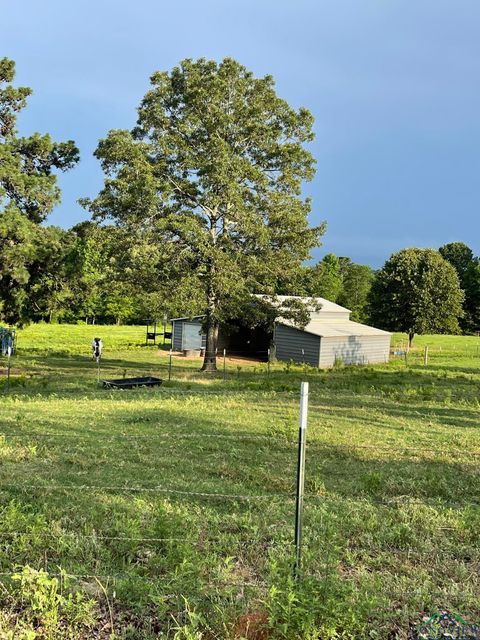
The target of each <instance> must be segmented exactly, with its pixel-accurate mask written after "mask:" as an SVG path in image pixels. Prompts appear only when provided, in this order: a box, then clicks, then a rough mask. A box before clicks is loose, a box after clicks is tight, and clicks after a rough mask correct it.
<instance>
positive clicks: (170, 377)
mask: <svg viewBox="0 0 480 640" xmlns="http://www.w3.org/2000/svg"><path fill="white" fill-rule="evenodd" d="M168 379H169V380H171V379H172V350H171V349H170V355H169V357H168Z"/></svg>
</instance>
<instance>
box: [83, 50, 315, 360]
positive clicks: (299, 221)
mask: <svg viewBox="0 0 480 640" xmlns="http://www.w3.org/2000/svg"><path fill="white" fill-rule="evenodd" d="M312 125H313V118H312V115H311V114H310V113H309V112H308V111H307V110H306V109H304V108H300V109H299V110H295V109H293V108H292V107H290V106H289V105H288V104H287V102H285V100H282V99H281V98H279V97H278V96H277V94H276V92H275V86H274V81H273V79H272V77H271V76H266V77H264V78H255V77H254V76H253V74H252V73H251V72H249V71H248V70H247V69H246V68H245V67H243V66H242V65H240V64H239V63H238V62H236V61H235V60H232V59H229V58H227V59H225V60H223V62H221V63H217V62H213V61H208V60H205V59H200V60H197V61H192V60H184V61H182V62H181V63H180V64H179V66H177V67H175V68H174V69H173V70H172V71H171V72H157V73H154V74H153V75H152V77H151V89H150V90H149V91H148V93H147V94H146V95H145V97H144V99H143V100H142V102H141V104H140V108H139V110H138V122H137V126H136V127H135V128H134V129H133V130H132V131H126V130H113V131H110V132H109V134H108V136H107V137H106V138H105V139H104V140H102V141H100V143H99V145H98V148H97V150H96V153H95V155H96V157H97V158H98V159H99V160H100V162H101V164H102V167H103V170H104V171H105V173H106V179H105V186H104V188H103V189H102V191H101V192H100V194H99V195H98V197H97V198H96V199H95V200H93V201H89V200H84V201H83V204H84V205H85V206H86V207H87V208H88V209H89V210H90V211H91V212H92V213H93V215H94V217H95V218H97V219H101V220H113V221H114V222H115V223H116V224H118V225H121V226H122V227H124V228H126V229H129V228H130V229H131V230H132V236H134V235H136V234H138V230H139V229H140V230H142V231H144V232H145V233H146V234H148V237H149V239H150V241H151V242H153V243H155V244H156V245H157V246H158V247H161V250H162V251H163V252H164V261H163V268H162V269H161V271H160V272H159V273H158V275H157V277H158V278H159V279H160V280H169V281H171V282H172V281H174V282H175V285H174V286H175V287H177V289H178V290H179V291H181V290H182V286H183V285H182V283H183V282H186V283H187V286H190V287H191V286H192V278H193V284H194V286H195V288H196V289H197V290H198V291H200V292H201V299H202V301H203V302H202V308H203V309H202V310H203V311H204V313H205V316H206V321H205V328H206V332H207V347H206V354H205V360H204V365H203V368H204V369H212V368H215V366H216V356H215V354H216V341H217V334H218V327H219V323H220V322H222V321H224V320H226V319H228V317H232V316H234V315H235V314H238V313H241V310H242V309H245V308H246V306H247V308H248V305H245V302H246V300H247V299H248V297H249V296H250V295H251V294H252V293H257V292H261V293H267V294H268V293H273V292H274V291H275V286H276V282H277V280H278V279H279V277H280V276H282V277H283V278H285V277H287V276H288V274H289V273H292V272H294V271H295V270H297V269H298V268H299V266H300V265H301V263H302V262H303V261H304V260H305V259H306V258H308V257H309V252H310V249H311V248H312V247H314V246H316V245H318V244H319V239H320V236H321V234H322V232H323V226H320V227H316V228H311V227H310V225H309V222H308V214H309V212H310V202H309V200H308V199H305V198H303V197H302V195H301V186H302V181H304V180H310V179H311V178H312V177H313V174H314V159H313V157H312V155H311V153H310V152H309V151H308V149H306V147H305V145H306V143H309V142H311V141H312V140H313V137H314V136H313V132H312Z"/></svg>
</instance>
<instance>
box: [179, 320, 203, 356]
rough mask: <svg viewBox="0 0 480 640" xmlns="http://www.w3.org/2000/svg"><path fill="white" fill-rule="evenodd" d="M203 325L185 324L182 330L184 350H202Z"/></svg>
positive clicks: (197, 323) (196, 323) (195, 323)
mask: <svg viewBox="0 0 480 640" xmlns="http://www.w3.org/2000/svg"><path fill="white" fill-rule="evenodd" d="M201 331H202V325H201V324H200V323H199V322H184V323H183V329H182V349H201V348H202V334H201Z"/></svg>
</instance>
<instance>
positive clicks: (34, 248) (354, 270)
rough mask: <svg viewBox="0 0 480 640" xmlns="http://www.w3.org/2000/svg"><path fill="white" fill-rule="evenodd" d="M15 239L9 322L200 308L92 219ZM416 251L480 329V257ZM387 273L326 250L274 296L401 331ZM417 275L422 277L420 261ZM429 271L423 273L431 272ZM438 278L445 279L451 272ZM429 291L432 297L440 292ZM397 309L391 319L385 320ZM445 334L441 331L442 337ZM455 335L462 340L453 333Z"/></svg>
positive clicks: (0, 236) (462, 318)
mask: <svg viewBox="0 0 480 640" xmlns="http://www.w3.org/2000/svg"><path fill="white" fill-rule="evenodd" d="M0 220H2V218H0ZM3 220H4V221H5V220H6V217H5V216H4V217H3ZM27 230H28V231H29V232H27ZM11 237H12V233H11V228H10V229H9V228H6V227H5V225H4V226H0V240H1V241H2V247H3V248H0V257H3V256H5V259H4V260H3V261H2V266H0V270H3V271H4V273H3V278H2V279H1V280H0V300H1V305H2V306H1V307H0V319H1V320H2V321H3V322H7V323H12V324H15V323H18V322H20V323H22V322H30V321H33V322H38V321H45V322H62V323H77V322H87V323H92V324H93V323H97V324H106V323H117V324H137V323H143V322H145V321H146V320H147V319H152V320H153V319H155V320H162V319H163V318H164V317H165V316H167V317H172V316H177V315H189V314H192V315H193V314H195V313H199V312H202V311H203V308H202V299H201V295H200V292H198V295H197V294H196V292H195V286H194V283H192V286H189V285H188V279H187V280H185V279H184V278H183V279H182V281H181V283H180V282H175V281H174V280H169V279H168V268H167V267H168V265H164V264H163V263H162V261H163V259H164V257H163V255H162V253H161V252H158V251H157V250H156V247H155V245H154V244H152V243H150V242H149V240H148V238H145V237H143V238H142V236H141V234H139V235H137V236H136V237H132V235H131V233H128V232H126V231H125V230H123V229H122V230H121V229H119V228H118V227H116V226H114V225H99V224H96V223H94V222H83V223H80V224H78V225H75V226H74V227H72V228H71V229H69V230H64V229H61V228H59V227H54V226H39V225H31V226H30V227H25V228H24V229H23V235H22V238H21V247H22V249H21V251H19V250H18V248H17V250H16V251H10V250H9V244H8V239H9V238H11ZM414 251H417V252H422V251H423V252H425V251H427V252H430V254H437V255H438V262H439V263H440V265H441V263H444V262H445V261H447V262H448V263H450V264H451V265H452V266H453V267H454V269H455V272H456V274H457V276H458V285H459V288H460V290H461V292H462V294H463V296H462V297H463V301H462V302H461V305H462V311H461V312H460V313H458V312H457V313H454V314H453V315H454V316H455V318H456V319H458V321H459V327H460V329H461V331H463V332H465V333H473V332H476V331H477V330H479V329H480V258H479V257H476V256H474V255H473V252H472V250H471V249H470V248H469V247H468V246H467V245H465V244H464V243H462V242H454V243H450V244H446V245H444V246H442V247H440V249H439V250H438V252H436V251H433V250H412V249H409V250H405V251H404V252H403V253H404V254H408V253H409V252H410V253H411V252H414ZM400 253H402V252H400ZM395 255H396V256H398V255H399V254H395ZM403 263H405V259H403ZM387 264H388V263H387ZM7 265H8V273H5V268H6V266H7ZM386 266H387V265H386ZM385 268H386V267H384V268H383V269H380V270H378V271H375V270H373V269H372V268H371V267H369V266H368V265H364V264H357V263H355V262H353V261H352V260H351V259H350V258H348V257H344V256H340V257H337V256H336V255H334V254H333V253H329V254H327V255H326V256H325V257H324V258H323V259H322V260H320V261H319V262H317V263H316V264H313V265H303V266H302V267H300V268H299V269H298V270H297V272H296V273H295V275H294V276H293V277H290V278H289V279H288V280H284V281H281V280H280V281H278V284H277V287H276V293H277V294H279V295H298V296H320V297H323V298H326V299H328V300H331V301H333V302H336V303H338V304H340V305H342V306H345V307H347V308H348V309H350V310H351V311H352V319H353V320H356V321H358V322H364V323H373V324H376V325H378V326H383V327H385V328H387V329H391V328H392V329H396V328H401V327H400V326H398V327H397V326H392V322H393V324H395V322H396V321H399V313H400V312H399V310H398V308H397V307H396V304H395V303H393V304H392V302H391V301H389V302H387V304H382V300H384V299H385V298H386V296H387V293H386V292H385V291H383V292H381V299H380V300H379V295H378V294H379V286H380V282H381V281H383V280H384V279H385ZM414 268H415V269H416V270H417V271H418V265H417V264H416V263H415V265H414ZM432 268H433V267H431V266H429V267H426V269H427V272H428V269H432ZM427 275H428V274H427ZM7 276H8V277H7ZM402 277H403V276H402ZM439 277H440V278H442V279H443V280H444V281H445V277H446V276H445V274H443V273H440V274H439ZM394 278H395V276H394ZM394 278H393V279H394ZM404 279H406V277H405V278H404ZM417 280H418V278H417ZM427 283H428V278H427ZM417 286H418V282H417ZM456 286H457V285H456V283H455V282H453V283H450V284H449V287H450V289H455V287H456ZM431 293H432V296H433V298H435V290H432V292H431ZM399 295H401V294H399ZM420 295H423V294H419V296H420ZM405 296H409V294H408V293H406V294H405ZM397 297H398V296H397ZM447 303H448V301H447ZM448 304H450V306H452V304H451V302H450V303H448ZM390 311H393V315H394V317H393V320H392V318H389V317H388V316H389V312H390ZM457 311H458V310H457ZM396 319H397V320H396ZM445 330H446V328H444V329H442V328H440V330H439V332H444V331H445ZM450 331H451V332H453V333H455V332H456V327H455V326H452V327H451V328H450ZM417 332H418V331H417ZM420 332H421V331H420Z"/></svg>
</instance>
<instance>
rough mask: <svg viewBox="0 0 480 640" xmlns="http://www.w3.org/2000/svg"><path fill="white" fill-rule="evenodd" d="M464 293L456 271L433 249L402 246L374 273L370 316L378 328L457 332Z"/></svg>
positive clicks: (422, 331) (410, 336)
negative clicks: (402, 247) (403, 247)
mask: <svg viewBox="0 0 480 640" xmlns="http://www.w3.org/2000/svg"><path fill="white" fill-rule="evenodd" d="M462 301H463V292H462V290H461V288H460V282H459V279H458V275H457V272H456V271H455V269H454V268H453V266H452V265H451V264H450V263H449V262H447V260H445V259H444V258H442V256H441V255H440V253H439V252H438V251H435V250H434V249H403V250H402V251H399V252H398V253H395V254H393V255H392V256H391V257H390V259H389V260H387V262H386V263H385V265H384V267H383V268H382V269H381V270H380V271H378V272H377V274H376V276H375V279H374V282H373V285H372V289H371V292H370V317H371V319H372V320H373V322H374V323H376V324H378V326H379V327H381V328H383V329H387V330H390V331H403V332H405V333H407V334H408V336H409V342H410V344H411V342H412V340H413V337H414V335H415V334H416V333H420V334H421V333H458V332H459V325H458V318H459V317H461V315H462V313H463V312H462Z"/></svg>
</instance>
